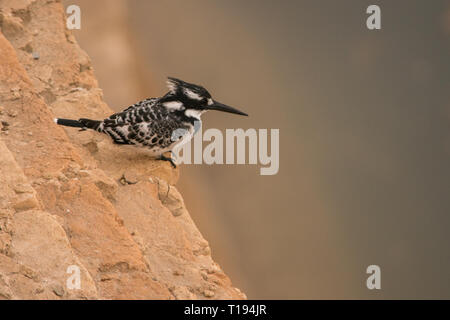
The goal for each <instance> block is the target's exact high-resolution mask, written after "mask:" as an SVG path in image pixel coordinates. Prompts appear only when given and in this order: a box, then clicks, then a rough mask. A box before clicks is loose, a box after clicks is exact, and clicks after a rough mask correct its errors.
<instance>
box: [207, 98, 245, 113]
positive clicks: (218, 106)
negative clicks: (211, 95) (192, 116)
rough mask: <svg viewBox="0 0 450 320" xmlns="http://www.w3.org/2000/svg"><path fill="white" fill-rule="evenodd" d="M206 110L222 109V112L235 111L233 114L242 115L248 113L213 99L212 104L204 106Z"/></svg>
mask: <svg viewBox="0 0 450 320" xmlns="http://www.w3.org/2000/svg"><path fill="white" fill-rule="evenodd" d="M206 109H207V110H217V111H223V112H229V113H235V114H240V115H242V116H248V114H246V113H244V112H242V111H239V110H238V109H235V108H233V107H230V106H227V105H226V104H223V103H220V102H217V101H215V100H214V104H212V105H210V106H207V107H206Z"/></svg>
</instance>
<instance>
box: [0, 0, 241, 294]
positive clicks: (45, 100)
mask: <svg viewBox="0 0 450 320" xmlns="http://www.w3.org/2000/svg"><path fill="white" fill-rule="evenodd" d="M12 3H14V6H16V9H14V10H15V11H14V12H17V10H19V9H17V7H18V8H20V17H24V18H26V19H25V20H22V18H19V17H17V16H15V15H14V14H13V9H12V8H11V6H12ZM64 11H65V10H64V8H63V6H62V4H61V2H59V1H47V0H35V1H21V2H17V3H16V2H13V1H3V2H0V15H1V17H2V18H1V19H2V21H1V23H2V32H1V33H0V52H1V59H0V95H2V97H1V98H3V99H2V100H3V101H6V102H5V103H7V107H8V109H6V108H5V107H3V106H2V107H0V114H1V113H3V114H5V113H6V114H7V115H8V116H9V117H10V118H11V119H8V118H6V119H5V116H2V119H1V120H2V121H4V122H5V123H2V130H4V128H9V127H13V128H14V130H7V129H6V131H2V132H3V134H2V135H1V136H0V181H1V184H0V297H2V298H6V299H61V298H63V299H204V298H205V297H206V298H214V299H242V298H245V295H243V294H242V293H241V292H240V291H239V290H237V289H235V288H234V287H233V286H232V284H231V281H230V279H229V278H228V277H227V276H226V275H225V274H224V273H223V271H222V270H221V269H220V268H217V270H214V273H213V274H209V273H208V272H209V271H208V270H212V269H214V266H215V265H216V264H215V262H214V261H213V259H212V257H211V252H210V249H209V246H208V242H207V241H206V240H205V239H204V238H203V236H202V235H201V233H200V232H199V230H198V229H197V227H196V226H195V223H194V222H193V221H192V219H191V217H190V215H189V212H188V211H187V209H186V207H185V204H184V201H183V198H182V195H181V194H180V193H179V192H178V190H177V189H176V187H175V186H174V185H175V183H176V181H177V179H178V174H179V171H178V170H174V169H173V168H172V167H171V166H170V165H163V166H161V164H160V163H158V162H157V161H154V160H151V159H149V158H148V157H147V156H144V155H139V154H138V153H136V152H135V150H132V149H127V148H123V146H116V145H113V144H111V142H110V141H109V140H107V138H106V137H104V136H101V135H98V134H97V133H95V132H89V131H86V132H79V131H78V130H76V129H75V130H74V129H73V128H62V127H60V126H57V125H55V123H54V122H53V118H54V117H67V118H77V117H80V116H81V115H82V116H83V117H87V118H94V119H99V118H102V117H106V116H108V115H110V114H112V113H113V112H112V110H111V109H110V108H109V107H108V106H107V105H106V104H105V103H104V101H103V95H102V91H101V89H100V88H98V83H97V80H96V79H95V77H94V74H93V68H92V66H91V63H90V59H89V57H88V56H87V54H86V53H85V52H84V51H83V50H81V49H80V47H79V46H78V44H77V42H76V39H75V38H74V37H73V35H72V34H71V32H68V31H67V30H66V26H65V16H64ZM54 48H58V50H54ZM37 50H38V51H37ZM30 53H31V57H30ZM31 58H33V59H35V60H37V59H38V61H33V60H31ZM44 58H45V59H44ZM70 101H73V102H70ZM24 108H26V116H24V115H23V114H22V113H21V110H25V109H24ZM5 110H8V111H7V112H6V111H5ZM12 118H13V119H12ZM6 123H7V124H6ZM10 123H11V124H10ZM8 133H9V134H8ZM168 270H169V271H168ZM204 270H206V273H205V271H204ZM77 271H79V274H80V277H81V289H80V290H72V289H69V288H68V287H66V283H67V282H66V281H67V279H68V277H70V276H71V275H73V274H75V273H76V272H77ZM217 279H219V280H220V281H217ZM169 288H170V289H169Z"/></svg>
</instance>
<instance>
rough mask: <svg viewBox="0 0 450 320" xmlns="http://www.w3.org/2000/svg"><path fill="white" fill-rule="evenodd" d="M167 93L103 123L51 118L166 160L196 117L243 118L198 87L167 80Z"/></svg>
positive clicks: (189, 135)
mask: <svg viewBox="0 0 450 320" xmlns="http://www.w3.org/2000/svg"><path fill="white" fill-rule="evenodd" d="M167 84H168V87H169V92H168V93H167V94H165V95H164V96H163V97H160V98H149V99H145V100H142V101H139V102H137V103H135V104H133V105H132V106H130V107H128V108H127V109H125V110H123V111H122V112H118V113H115V114H113V115H111V116H110V117H109V118H106V119H104V120H91V119H85V118H81V119H78V120H72V119H61V118H57V119H55V122H56V123H57V124H59V125H63V126H68V127H75V128H81V130H86V129H92V130H95V131H98V132H101V133H105V134H107V135H108V136H110V137H111V138H112V139H113V142H114V143H116V144H122V145H133V146H136V147H140V148H145V149H147V150H148V151H149V153H150V155H152V156H153V157H155V158H157V159H159V160H165V161H170V163H171V164H172V165H173V166H174V167H176V165H175V163H174V161H173V160H172V158H169V157H166V156H164V153H166V152H169V151H172V150H173V148H175V147H176V146H177V145H180V144H181V143H185V142H187V141H189V140H190V139H191V138H192V137H193V135H194V133H195V131H196V129H197V128H198V127H199V126H201V119H200V116H201V115H202V114H203V113H204V112H206V111H208V110H218V111H224V112H230V113H235V114H239V115H244V116H247V114H246V113H244V112H242V111H239V110H237V109H235V108H232V107H230V106H227V105H225V104H222V103H220V102H217V101H215V100H213V99H212V97H211V95H210V94H209V92H208V91H207V90H206V89H205V88H203V87H202V86H199V85H195V84H192V83H187V82H185V81H182V80H179V79H175V78H171V77H169V78H168V81H167Z"/></svg>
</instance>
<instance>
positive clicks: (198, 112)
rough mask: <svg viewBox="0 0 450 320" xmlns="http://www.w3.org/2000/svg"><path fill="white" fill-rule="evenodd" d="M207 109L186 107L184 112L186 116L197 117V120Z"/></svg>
mask: <svg viewBox="0 0 450 320" xmlns="http://www.w3.org/2000/svg"><path fill="white" fill-rule="evenodd" d="M205 111H206V110H196V109H186V110H185V111H184V114H185V115H186V117H191V118H195V119H197V120H200V116H201V115H202V114H203V113H204V112H205Z"/></svg>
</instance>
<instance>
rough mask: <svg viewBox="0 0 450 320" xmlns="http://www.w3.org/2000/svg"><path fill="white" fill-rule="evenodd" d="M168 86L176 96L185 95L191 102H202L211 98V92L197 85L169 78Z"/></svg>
mask: <svg viewBox="0 0 450 320" xmlns="http://www.w3.org/2000/svg"><path fill="white" fill-rule="evenodd" d="M167 86H168V87H169V91H170V93H172V94H174V95H177V94H178V95H184V96H187V97H188V98H189V99H191V100H202V99H204V98H206V99H207V98H211V95H210V94H209V92H208V91H207V90H206V89H205V88H203V87H202V86H199V85H197V84H193V83H188V82H185V81H183V80H180V79H177V78H172V77H168V78H167Z"/></svg>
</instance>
